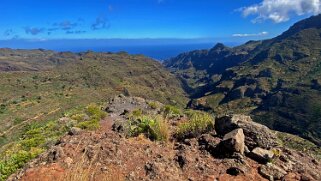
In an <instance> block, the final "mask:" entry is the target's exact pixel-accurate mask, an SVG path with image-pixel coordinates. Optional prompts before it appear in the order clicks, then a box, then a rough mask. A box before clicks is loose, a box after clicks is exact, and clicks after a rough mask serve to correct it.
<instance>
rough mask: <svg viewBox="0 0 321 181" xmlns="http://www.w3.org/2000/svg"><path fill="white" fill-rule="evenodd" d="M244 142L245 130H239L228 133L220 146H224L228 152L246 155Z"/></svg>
mask: <svg viewBox="0 0 321 181" xmlns="http://www.w3.org/2000/svg"><path fill="white" fill-rule="evenodd" d="M244 140H245V137H244V133H243V129H241V128H239V129H236V130H233V131H231V132H229V133H227V134H226V135H225V136H224V138H223V140H222V142H221V143H220V144H222V146H224V148H226V149H227V151H228V152H232V153H234V152H237V153H241V154H244V147H245V144H244Z"/></svg>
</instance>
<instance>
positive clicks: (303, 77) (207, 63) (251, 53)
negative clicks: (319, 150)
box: [164, 15, 321, 145]
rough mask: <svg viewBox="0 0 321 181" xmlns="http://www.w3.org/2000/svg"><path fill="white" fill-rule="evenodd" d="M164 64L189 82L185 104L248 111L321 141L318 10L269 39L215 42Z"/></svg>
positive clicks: (266, 121) (221, 110)
mask: <svg viewBox="0 0 321 181" xmlns="http://www.w3.org/2000/svg"><path fill="white" fill-rule="evenodd" d="M164 65H165V66H166V67H167V68H168V69H170V70H171V71H172V72H174V73H176V75H177V76H178V77H180V78H181V79H182V80H183V82H184V83H185V84H186V87H189V88H193V90H194V91H193V92H190V93H191V97H192V98H194V99H193V101H191V102H190V104H189V106H191V107H196V108H200V109H206V110H212V111H214V112H215V113H217V114H224V113H235V112H236V113H238V112H242V113H244V112H245V113H250V114H252V115H253V116H255V117H256V118H257V120H259V122H261V123H263V124H266V125H268V126H269V127H270V128H273V129H276V130H279V131H286V132H290V133H294V134H298V135H300V136H302V137H304V138H308V139H310V140H312V141H313V142H315V143H317V144H318V145H321V132H320V130H321V91H320V90H321V89H320V85H321V84H320V83H321V15H317V16H312V17H310V18H308V19H305V20H302V21H300V22H298V23H296V24H294V25H293V26H292V27H290V28H289V30H288V31H286V32H284V33H283V34H281V35H280V36H277V37H275V38H273V39H269V40H264V41H250V42H248V43H246V44H244V45H241V46H237V47H234V48H229V47H225V46H224V45H223V44H217V45H216V46H215V47H214V48H212V49H210V50H201V51H192V52H188V53H184V54H181V55H178V56H177V57H174V58H172V59H170V60H168V61H166V62H165V63H164ZM271 118H273V119H271Z"/></svg>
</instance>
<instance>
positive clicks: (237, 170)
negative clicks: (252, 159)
mask: <svg viewBox="0 0 321 181" xmlns="http://www.w3.org/2000/svg"><path fill="white" fill-rule="evenodd" d="M226 173H227V174H229V175H233V176H238V175H241V174H242V175H244V173H245V172H244V171H243V170H242V169H241V168H238V167H230V168H228V169H227V170H226Z"/></svg>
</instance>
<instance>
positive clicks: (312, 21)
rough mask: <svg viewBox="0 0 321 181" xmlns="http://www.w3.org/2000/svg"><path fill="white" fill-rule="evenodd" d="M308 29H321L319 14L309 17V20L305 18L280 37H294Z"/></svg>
mask: <svg viewBox="0 0 321 181" xmlns="http://www.w3.org/2000/svg"><path fill="white" fill-rule="evenodd" d="M310 28H316V29H320V28H321V14H319V15H316V16H311V17H310V18H306V19H304V20H301V21H299V22H297V23H295V24H294V25H293V26H291V27H290V28H289V30H287V31H286V32H284V33H283V34H282V35H281V36H280V37H282V38H285V37H289V36H291V35H294V34H296V33H298V32H300V31H302V30H305V29H310Z"/></svg>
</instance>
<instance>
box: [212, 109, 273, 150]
mask: <svg viewBox="0 0 321 181" xmlns="http://www.w3.org/2000/svg"><path fill="white" fill-rule="evenodd" d="M237 128H242V129H243V132H244V135H245V145H246V146H247V147H248V148H249V149H250V150H252V149H254V148H256V147H261V148H264V149H269V148H272V147H275V146H277V145H278V142H277V140H278V139H277V136H276V135H275V134H274V133H273V132H272V131H271V130H270V129H269V128H268V127H266V126H264V125H261V124H258V123H255V122H253V121H252V119H251V117H250V116H244V115H231V116H223V117H220V118H217V119H216V121H215V130H216V132H217V133H218V134H219V135H225V134H226V133H228V132H230V131H232V130H234V129H237Z"/></svg>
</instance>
